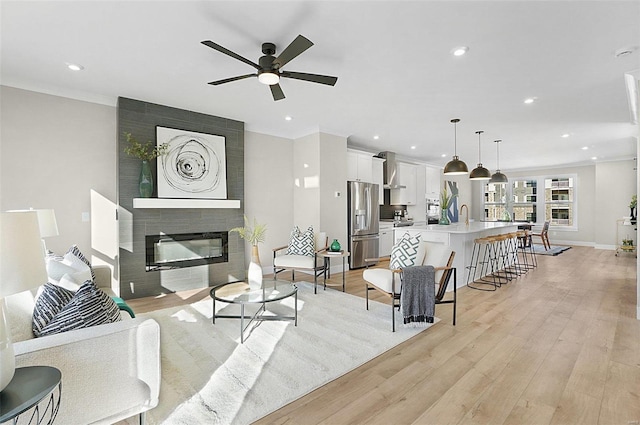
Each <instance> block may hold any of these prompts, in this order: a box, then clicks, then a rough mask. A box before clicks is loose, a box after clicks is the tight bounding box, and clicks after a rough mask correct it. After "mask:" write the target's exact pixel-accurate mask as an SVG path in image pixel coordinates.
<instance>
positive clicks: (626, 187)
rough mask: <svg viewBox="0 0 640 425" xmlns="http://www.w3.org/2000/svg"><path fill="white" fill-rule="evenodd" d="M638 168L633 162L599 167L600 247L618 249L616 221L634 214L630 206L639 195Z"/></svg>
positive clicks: (597, 234)
mask: <svg viewBox="0 0 640 425" xmlns="http://www.w3.org/2000/svg"><path fill="white" fill-rule="evenodd" d="M635 166H636V162H635V161H633V160H627V161H615V162H602V163H597V164H596V166H595V169H596V170H595V173H596V176H595V181H596V185H595V205H594V215H595V219H596V223H597V225H596V226H595V229H594V234H595V238H594V239H595V244H596V247H601V248H609V249H611V248H613V249H615V246H616V244H618V243H620V242H616V230H617V229H616V220H617V219H621V218H622V217H628V216H629V215H630V214H631V210H630V208H629V203H630V202H631V197H632V196H633V195H634V194H635V193H636V170H634V168H635Z"/></svg>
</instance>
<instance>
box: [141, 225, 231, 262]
mask: <svg viewBox="0 0 640 425" xmlns="http://www.w3.org/2000/svg"><path fill="white" fill-rule="evenodd" d="M228 241H229V234H228V232H205V233H180V234H174V235H147V236H146V237H145V245H146V271H148V272H149V271H159V270H171V269H178V268H183V267H193V266H201V265H205V264H213V263H223V262H227V261H229V251H228Z"/></svg>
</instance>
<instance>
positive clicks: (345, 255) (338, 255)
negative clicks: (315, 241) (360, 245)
mask: <svg viewBox="0 0 640 425" xmlns="http://www.w3.org/2000/svg"><path fill="white" fill-rule="evenodd" d="M350 255H351V253H349V251H338V252H332V251H322V252H319V253H318V257H322V258H324V266H325V269H324V270H325V271H324V282H323V284H324V289H327V270H328V268H329V267H330V265H331V261H330V260H331V258H342V292H344V291H345V272H346V260H347V258H349V256H350Z"/></svg>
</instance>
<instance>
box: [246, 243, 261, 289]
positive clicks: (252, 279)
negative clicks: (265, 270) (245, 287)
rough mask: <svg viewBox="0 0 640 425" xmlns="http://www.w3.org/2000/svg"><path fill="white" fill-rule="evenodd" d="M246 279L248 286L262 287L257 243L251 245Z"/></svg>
mask: <svg viewBox="0 0 640 425" xmlns="http://www.w3.org/2000/svg"><path fill="white" fill-rule="evenodd" d="M247 280H248V283H249V287H250V288H256V289H257V288H262V265H261V264H260V257H259V254H258V245H253V246H251V262H250V263H249V271H248V273H247Z"/></svg>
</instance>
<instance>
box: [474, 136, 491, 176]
mask: <svg viewBox="0 0 640 425" xmlns="http://www.w3.org/2000/svg"><path fill="white" fill-rule="evenodd" d="M482 133H484V131H482V130H478V131H476V134H477V135H478V166H477V167H476V168H474V169H473V171H471V174H469V180H489V179H490V178H491V171H489V170H487V169H486V168H484V167H483V166H482V159H481V156H480V135H481V134H482Z"/></svg>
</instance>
